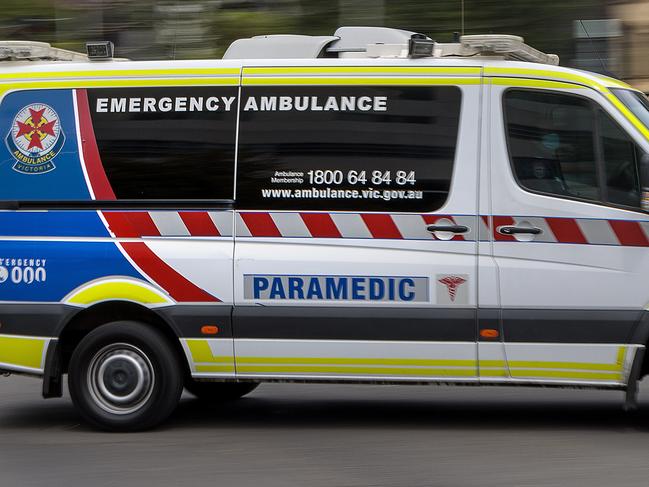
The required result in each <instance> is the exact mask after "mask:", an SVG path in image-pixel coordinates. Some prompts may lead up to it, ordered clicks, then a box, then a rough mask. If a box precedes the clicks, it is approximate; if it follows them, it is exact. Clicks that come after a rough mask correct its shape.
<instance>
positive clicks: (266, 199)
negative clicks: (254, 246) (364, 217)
mask: <svg viewBox="0 0 649 487" xmlns="http://www.w3.org/2000/svg"><path fill="white" fill-rule="evenodd" d="M460 103H461V91H460V89H459V88H457V87H453V86H436V87H374V86H363V87H336V86H329V87H323V86H321V87H308V86H296V87H261V86H260V87H255V86H253V87H245V88H244V89H243V95H242V99H241V113H240V135H239V155H238V163H237V167H238V169H237V173H238V175H237V201H238V205H239V207H241V208H247V209H267V208H268V209H295V210H351V211H417V212H419V211H422V212H423V211H434V210H436V209H438V208H440V207H441V206H442V205H443V204H444V203H445V201H446V199H447V196H448V192H449V188H450V182H451V176H452V173H453V162H454V158H455V149H456V143H457V136H458V124H459V117H460Z"/></svg>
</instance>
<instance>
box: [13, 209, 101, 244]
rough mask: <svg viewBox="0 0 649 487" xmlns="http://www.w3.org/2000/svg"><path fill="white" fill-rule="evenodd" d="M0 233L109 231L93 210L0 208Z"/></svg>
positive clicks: (53, 234) (87, 233) (36, 234)
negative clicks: (16, 209)
mask: <svg viewBox="0 0 649 487" xmlns="http://www.w3.org/2000/svg"><path fill="white" fill-rule="evenodd" d="M0 236H2V237H110V234H109V233H108V230H106V226H105V225H104V223H103V222H102V220H101V218H99V215H97V212H96V211H0ZM0 248H1V247H0Z"/></svg>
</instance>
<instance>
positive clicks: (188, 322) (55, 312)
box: [0, 302, 232, 338]
mask: <svg viewBox="0 0 649 487" xmlns="http://www.w3.org/2000/svg"><path fill="white" fill-rule="evenodd" d="M112 304H113V303H101V304H99V305H97V306H95V307H92V308H89V309H84V308H79V307H76V306H68V305H65V304H56V303H42V304H41V303H5V304H0V334H4V335H24V336H42V337H58V336H59V335H60V334H61V331H62V330H63V328H64V327H65V325H66V324H67V323H68V322H69V321H70V320H71V319H72V318H74V317H75V315H77V314H79V313H84V312H96V313H97V316H96V317H94V318H93V319H98V320H106V321H118V320H124V319H126V320H128V319H138V316H137V315H136V314H133V313H132V312H130V311H129V310H128V308H119V303H117V302H116V303H115V304H116V306H111V305H112ZM124 305H125V306H129V307H134V308H133V309H136V308H135V307H137V308H138V309H143V308H142V307H138V306H137V305H134V304H132V303H124ZM152 311H153V312H154V313H156V314H158V315H160V316H161V317H162V318H163V319H164V320H165V321H167V322H168V323H169V324H171V326H172V327H173V328H174V330H175V331H176V333H178V335H179V336H181V337H187V338H189V337H203V338H204V337H205V335H203V334H202V333H201V331H200V330H201V327H202V326H203V325H217V326H218V327H219V333H218V337H219V338H230V337H232V321H231V319H232V306H229V305H222V304H221V305H213V306H205V305H174V306H169V307H165V308H157V309H154V310H152ZM143 316H146V315H143ZM103 322H105V321H103Z"/></svg>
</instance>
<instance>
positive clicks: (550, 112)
mask: <svg viewBox="0 0 649 487" xmlns="http://www.w3.org/2000/svg"><path fill="white" fill-rule="evenodd" d="M504 107H505V120H506V125H507V135H508V145H509V151H510V155H511V160H512V165H513V168H514V172H515V173H516V177H517V179H518V181H519V183H520V184H521V186H523V187H525V188H527V189H530V190H533V191H539V192H543V193H549V194H553V195H557V196H566V197H576V198H580V199H587V200H593V201H601V202H605V203H612V204H615V205H622V206H629V207H633V208H640V207H641V205H640V195H641V190H640V174H639V168H640V160H641V159H642V156H643V152H642V151H641V149H640V148H639V147H638V146H637V145H636V144H635V143H634V142H633V140H632V139H631V138H630V137H629V136H628V134H627V133H626V132H625V131H624V130H623V129H622V128H621V127H620V126H619V125H618V124H617V123H616V122H615V121H614V120H613V119H612V118H611V117H610V116H609V115H608V114H606V112H604V111H603V110H602V109H601V108H598V106H597V105H596V104H594V103H593V102H591V101H590V100H587V99H585V98H582V97H579V96H575V95H568V94H561V93H550V92H542V91H533V90H509V91H507V92H506V94H505V100H504Z"/></svg>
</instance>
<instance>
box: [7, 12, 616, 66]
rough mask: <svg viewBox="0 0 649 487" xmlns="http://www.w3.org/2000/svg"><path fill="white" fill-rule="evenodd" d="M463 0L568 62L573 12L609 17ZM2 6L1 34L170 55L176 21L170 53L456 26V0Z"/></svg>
mask: <svg viewBox="0 0 649 487" xmlns="http://www.w3.org/2000/svg"><path fill="white" fill-rule="evenodd" d="M464 2H465V30H466V33H467V34H476V33H509V34H517V35H521V36H523V37H525V40H526V41H527V42H528V43H530V44H532V45H534V46H535V47H538V48H539V49H541V50H543V51H546V52H556V53H557V54H559V55H560V56H562V58H563V62H564V63H567V62H569V60H570V59H572V57H573V55H572V54H573V52H572V51H573V46H574V40H573V33H572V22H573V20H575V19H593V18H605V17H606V2H605V1H604V0H570V1H566V0H545V1H541V2H539V1H538V0H515V1H510V2H503V1H502V0H464ZM1 4H2V6H1V8H0V38H5V39H7V38H13V39H26V38H29V39H32V40H42V41H47V42H55V43H56V44H57V45H60V46H64V47H76V48H82V47H83V42H85V41H86V40H90V39H97V38H106V39H109V38H110V39H114V40H115V41H116V43H117V49H118V53H120V54H121V55H125V56H129V57H131V58H134V59H142V58H151V57H170V55H169V52H170V48H169V45H170V44H169V35H165V34H168V33H169V32H174V34H173V37H174V38H176V40H178V39H180V36H177V35H176V34H175V32H176V29H179V33H180V34H181V35H182V40H183V42H184V45H185V46H186V48H183V49H182V50H178V49H176V50H175V51H173V52H174V53H175V54H176V55H177V57H179V58H180V57H197V56H214V55H221V54H222V53H223V52H224V51H225V49H226V48H227V46H228V45H229V44H230V42H232V41H233V40H235V39H238V38H241V37H249V36H253V35H260V34H280V33H301V34H311V35H331V34H332V33H333V32H334V31H335V30H336V28H337V27H339V26H340V25H384V26H387V27H397V28H402V29H408V30H414V31H417V32H422V33H425V34H428V35H430V36H431V37H433V38H434V39H436V40H439V41H448V40H450V39H451V36H452V33H453V32H454V31H459V30H460V28H461V15H460V8H461V4H462V0H450V1H448V0H334V1H328V2H325V1H323V0H1ZM169 5H172V6H173V5H175V6H177V7H178V8H183V9H189V6H190V5H199V6H204V7H205V8H204V9H199V10H200V11H201V13H200V14H196V16H197V17H198V16H200V22H199V24H200V28H195V27H192V26H194V25H195V24H196V22H195V21H198V20H199V19H191V18H185V17H187V15H185V17H183V18H182V19H181V18H180V17H178V16H175V15H172V16H170V17H169V16H167V17H168V18H166V19H162V18H161V17H160V14H159V12H160V7H161V6H169ZM188 11H191V9H189V10H188ZM197 11H198V10H197ZM156 12H158V13H156ZM188 15H189V14H188ZM165 29H166V30H165ZM180 29H182V32H180ZM176 44H178V43H176Z"/></svg>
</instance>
